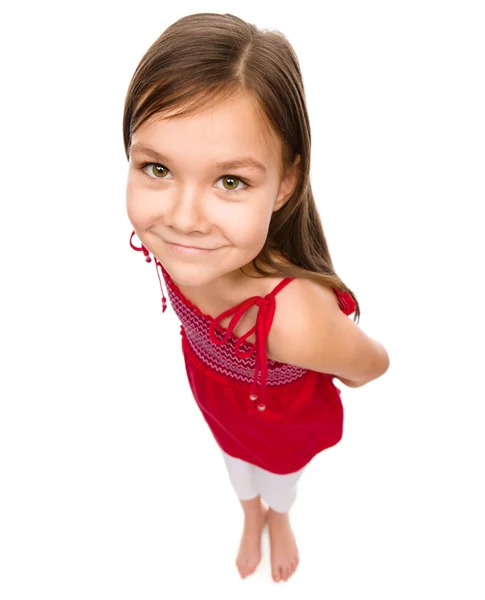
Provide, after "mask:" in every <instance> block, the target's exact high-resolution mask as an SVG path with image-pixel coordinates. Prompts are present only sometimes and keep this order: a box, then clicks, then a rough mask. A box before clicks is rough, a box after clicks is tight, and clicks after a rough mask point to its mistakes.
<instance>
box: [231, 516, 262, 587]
mask: <svg viewBox="0 0 485 600" xmlns="http://www.w3.org/2000/svg"><path fill="white" fill-rule="evenodd" d="M260 506H261V510H259V511H257V512H256V514H255V515H254V516H251V517H249V516H246V517H245V519H244V530H243V533H242V537H241V544H240V545H239V552H238V555H237V558H236V565H237V568H238V570H239V574H240V575H241V577H242V578H243V579H244V577H247V576H248V575H251V573H254V571H255V570H256V567H257V566H258V565H259V562H260V560H261V534H262V533H263V529H264V525H265V523H266V519H267V516H268V509H267V508H265V507H264V506H263V505H262V504H261V505H260Z"/></svg>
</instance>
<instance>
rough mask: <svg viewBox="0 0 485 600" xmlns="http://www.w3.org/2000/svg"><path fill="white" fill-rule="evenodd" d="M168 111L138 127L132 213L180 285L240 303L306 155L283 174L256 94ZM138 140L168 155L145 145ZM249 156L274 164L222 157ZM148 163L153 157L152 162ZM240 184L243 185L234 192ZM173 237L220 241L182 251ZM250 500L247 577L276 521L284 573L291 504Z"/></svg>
mask: <svg viewBox="0 0 485 600" xmlns="http://www.w3.org/2000/svg"><path fill="white" fill-rule="evenodd" d="M169 117H170V115H157V116H156V118H152V119H150V120H149V121H147V122H146V123H145V124H144V125H142V126H141V127H140V128H139V129H138V130H137V131H136V132H134V134H133V136H132V144H131V149H132V152H131V153H130V159H129V169H128V180H127V189H126V208H127V213H128V217H129V219H130V221H131V224H132V225H133V229H134V230H135V232H136V234H137V236H138V238H139V239H140V241H141V242H142V244H143V245H144V246H145V247H146V248H147V249H148V250H149V251H150V252H151V254H153V255H154V256H156V257H157V258H158V260H159V261H160V262H161V263H162V264H163V266H164V268H165V269H166V270H167V271H168V273H169V274H170V277H171V278H172V279H173V280H174V281H175V282H176V283H177V284H178V285H180V286H187V287H193V288H196V289H197V293H198V294H199V295H200V294H202V295H203V296H204V298H206V300H208V301H209V303H210V301H211V299H214V301H217V302H219V303H221V302H222V303H227V304H228V305H232V304H233V298H234V290H235V289H236V288H239V289H243V286H244V282H245V280H246V283H247V279H248V277H247V276H246V275H244V274H243V273H241V271H240V268H241V267H246V269H245V270H247V271H248V272H249V274H253V273H254V271H253V270H252V269H251V268H247V266H248V264H249V263H251V261H252V260H253V259H254V258H255V257H256V256H257V255H258V254H259V252H260V251H261V249H262V248H263V245H264V243H265V241H266V238H267V235H268V229H269V224H270V220H271V215H272V213H273V212H275V211H277V210H279V209H280V208H281V207H282V206H284V204H285V203H286V202H287V201H288V200H289V198H290V197H291V194H292V192H293V189H294V187H295V185H296V182H297V177H298V165H299V162H300V156H299V155H298V156H297V157H296V159H295V162H294V165H293V167H292V168H291V169H289V170H288V172H287V173H286V174H285V175H284V176H281V164H282V146H281V142H280V140H279V139H278V137H277V136H276V134H275V133H274V132H273V131H272V130H271V129H270V128H269V127H268V125H267V123H265V122H264V120H262V118H261V114H260V112H259V111H258V110H257V108H256V105H255V103H254V100H253V99H252V98H251V97H249V96H247V95H244V94H241V95H239V96H237V97H235V98H233V99H231V100H229V101H226V102H224V103H222V104H219V105H217V106H215V107H213V108H211V109H209V110H204V111H201V112H199V113H197V114H194V115H190V116H185V117H174V118H172V119H170V118H169ZM136 145H143V146H148V147H150V148H152V149H153V150H155V151H156V152H158V154H163V155H164V156H165V157H166V158H165V159H164V160H161V159H160V160H159V159H157V158H155V157H149V156H142V155H140V154H137V153H136V152H135V151H134V150H133V148H134V146H136ZM243 156H251V157H254V158H256V160H258V161H259V162H261V163H262V164H263V165H264V166H265V167H266V172H265V173H262V172H260V171H257V170H252V169H250V168H247V167H244V168H242V167H238V168H230V169H221V168H218V167H216V166H215V164H216V163H217V162H221V161H228V160H233V159H236V158H239V157H243ZM143 163H151V164H149V165H147V166H145V167H143ZM234 178H235V179H234ZM239 178H241V179H239ZM246 184H249V187H246ZM232 189H236V190H240V191H237V192H235V193H228V192H227V191H226V190H232ZM165 241H171V242H175V243H180V244H183V245H186V246H198V247H203V248H217V250H216V251H215V252H212V253H208V254H201V255H193V256H183V255H178V254H176V253H175V252H174V251H173V250H171V249H170V248H169V247H167V245H166V243H165ZM251 283H252V284H253V282H251ZM253 285H254V284H253ZM241 505H242V508H243V512H244V529H243V533H242V537H241V543H240V547H239V551H238V555H237V559H236V564H237V567H238V570H239V573H240V575H241V577H247V576H248V575H250V574H251V573H253V572H254V570H255V569H256V566H257V565H258V563H259V561H260V558H261V552H260V544H261V533H262V530H263V527H264V525H265V524H266V523H267V525H268V528H269V534H270V541H271V567H272V575H273V579H274V581H285V580H286V579H288V577H290V576H291V574H292V573H293V572H294V570H295V569H296V566H297V564H298V551H297V547H296V543H295V539H294V536H293V533H292V531H291V527H290V524H289V520H288V513H285V514H280V513H276V512H274V511H272V510H271V508H269V509H264V507H263V505H262V504H261V501H260V498H259V497H258V498H256V499H254V500H251V501H241Z"/></svg>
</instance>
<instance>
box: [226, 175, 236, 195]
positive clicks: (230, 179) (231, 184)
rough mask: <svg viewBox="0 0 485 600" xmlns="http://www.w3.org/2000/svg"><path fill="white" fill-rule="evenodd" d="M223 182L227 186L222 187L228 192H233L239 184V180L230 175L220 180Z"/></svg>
mask: <svg viewBox="0 0 485 600" xmlns="http://www.w3.org/2000/svg"><path fill="white" fill-rule="evenodd" d="M224 180H225V181H227V182H228V186H226V185H225V184H224V187H226V189H228V190H229V191H231V192H233V191H234V190H235V189H236V188H237V184H238V182H239V179H238V178H237V177H231V176H230V175H228V176H227V177H223V178H222V181H224Z"/></svg>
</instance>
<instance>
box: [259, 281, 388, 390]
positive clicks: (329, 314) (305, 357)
mask: <svg viewBox="0 0 485 600" xmlns="http://www.w3.org/2000/svg"><path fill="white" fill-rule="evenodd" d="M276 303H277V308H276V311H275V317H274V320H273V324H272V328H271V333H270V335H269V336H268V355H269V356H271V358H273V357H275V358H274V360H277V361H279V362H282V363H286V364H291V365H295V366H299V367H302V368H305V369H309V370H312V371H317V372H320V373H328V374H332V375H335V376H337V377H343V378H346V379H349V380H354V381H370V380H372V379H374V378H376V377H379V376H380V375H381V374H382V373H383V372H385V371H386V368H387V366H386V365H385V361H386V357H385V356H384V355H383V352H382V346H381V345H380V344H379V343H378V342H376V341H375V340H373V339H371V338H370V337H369V336H367V335H366V334H365V333H364V332H363V331H362V329H361V328H360V327H359V326H358V325H357V324H356V323H355V322H354V321H353V319H351V318H350V317H349V316H347V315H346V314H345V313H344V312H343V310H342V309H341V307H340V305H339V301H338V297H337V293H336V292H335V291H334V290H333V289H332V288H330V287H327V286H324V285H320V284H319V283H317V282H315V281H313V280H310V279H302V278H298V279H294V280H293V281H291V282H290V283H289V284H288V285H287V286H285V288H283V290H281V291H280V293H279V294H278V295H277V296H276Z"/></svg>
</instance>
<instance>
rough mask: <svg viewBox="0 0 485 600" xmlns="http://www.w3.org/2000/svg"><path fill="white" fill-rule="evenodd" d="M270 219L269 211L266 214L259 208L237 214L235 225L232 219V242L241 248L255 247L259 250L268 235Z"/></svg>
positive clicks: (249, 249) (251, 249) (252, 248)
mask: <svg viewBox="0 0 485 600" xmlns="http://www.w3.org/2000/svg"><path fill="white" fill-rule="evenodd" d="M270 219H271V212H270V213H269V216H268V215H266V214H264V213H263V214H262V213H261V211H260V210H258V211H250V212H249V213H247V214H245V215H244V216H243V215H239V218H238V219H237V220H236V222H237V225H236V222H234V220H233V221H232V233H233V238H232V241H233V243H234V244H235V245H236V246H237V247H239V248H240V249H241V250H248V251H254V250H255V249H256V250H257V251H258V252H259V250H261V248H262V247H263V245H264V242H265V241H266V238H267V237H268V229H269V222H270Z"/></svg>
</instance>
